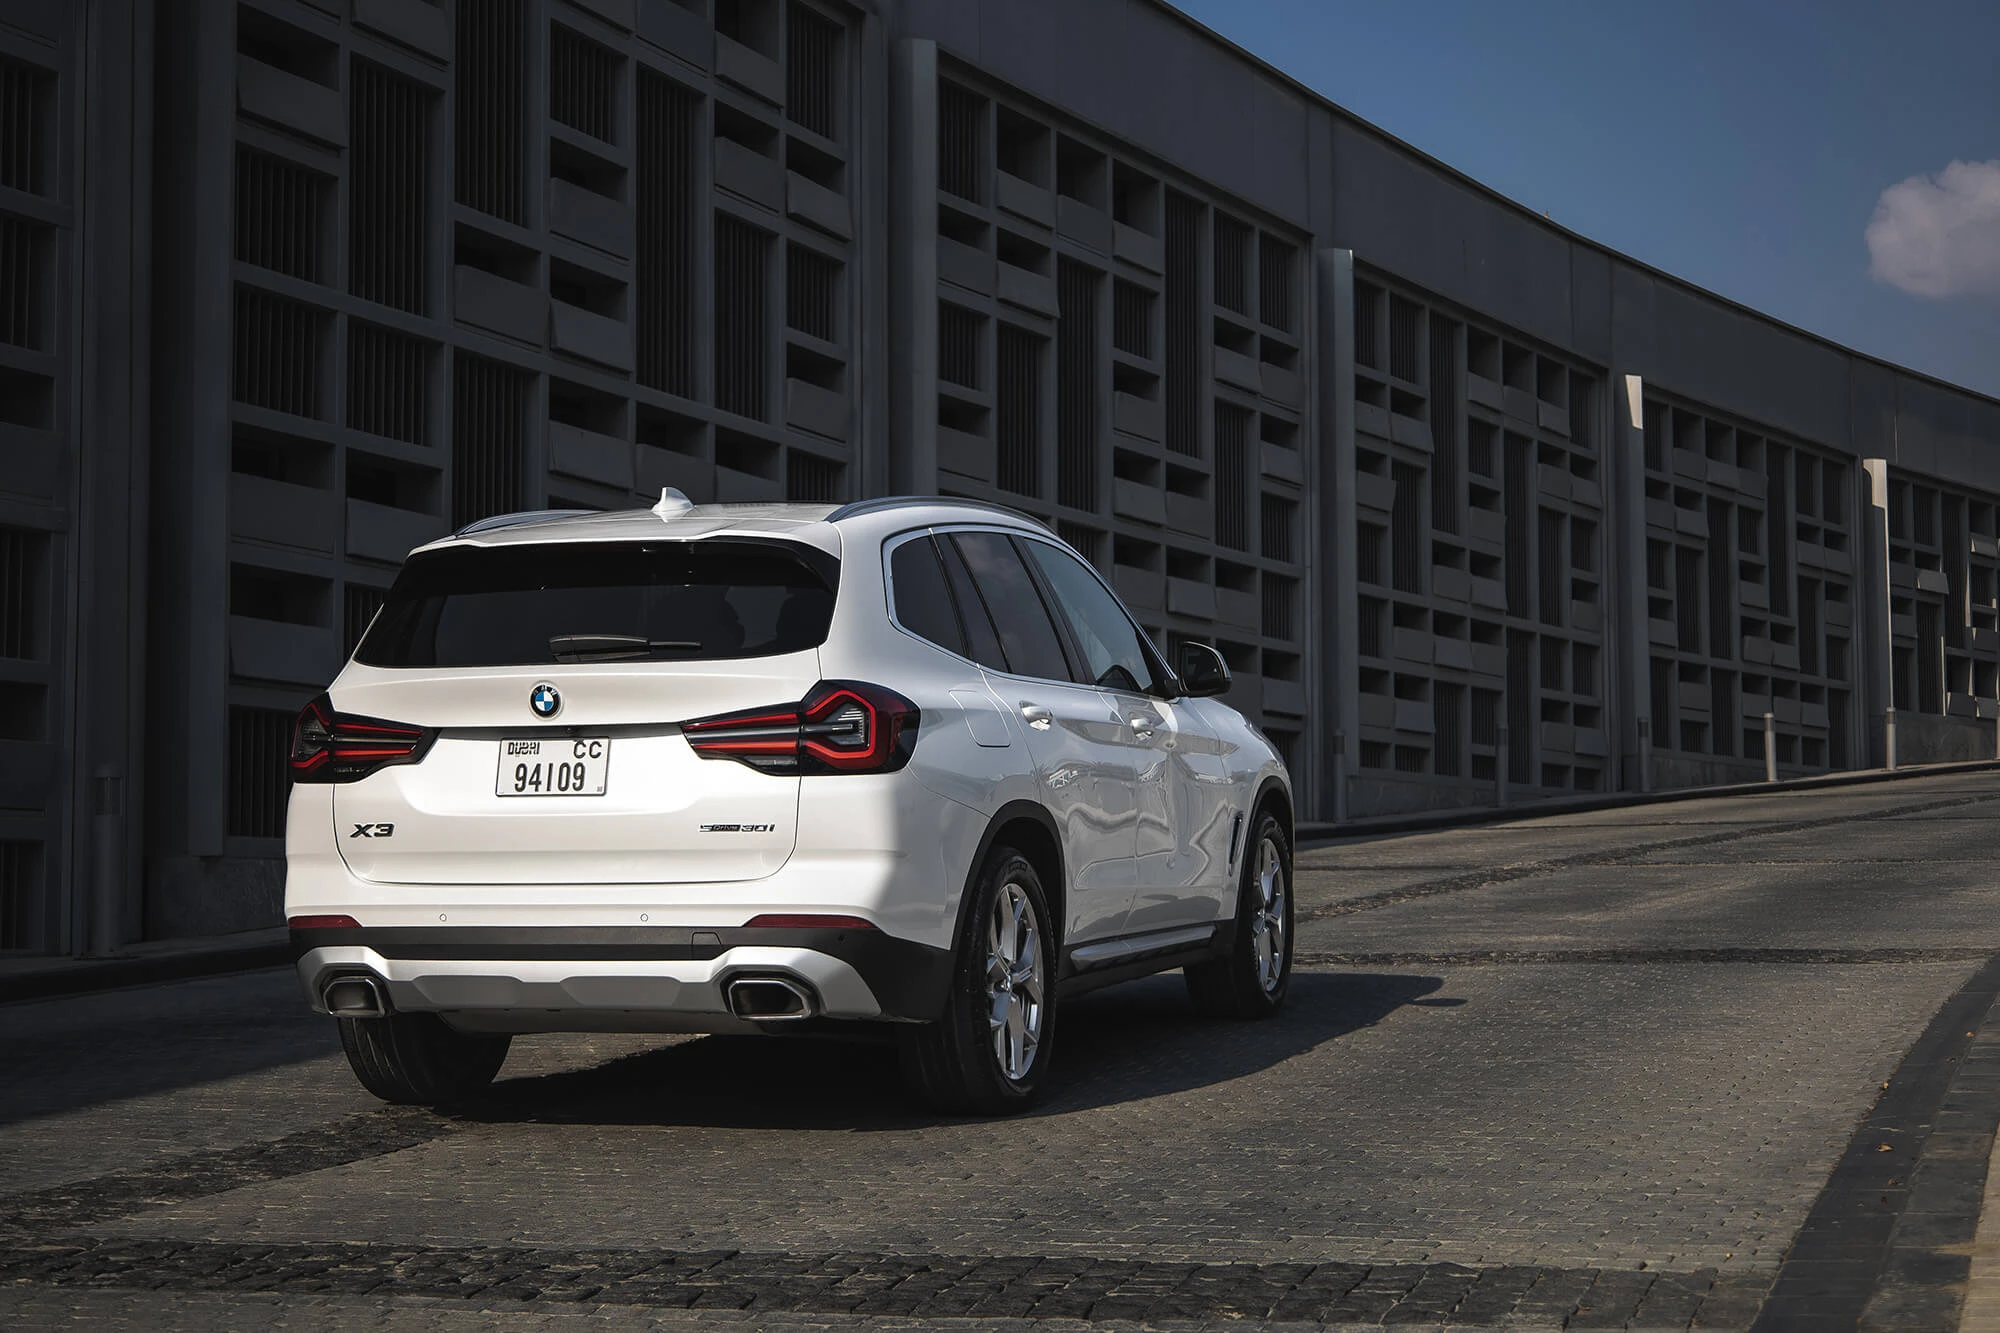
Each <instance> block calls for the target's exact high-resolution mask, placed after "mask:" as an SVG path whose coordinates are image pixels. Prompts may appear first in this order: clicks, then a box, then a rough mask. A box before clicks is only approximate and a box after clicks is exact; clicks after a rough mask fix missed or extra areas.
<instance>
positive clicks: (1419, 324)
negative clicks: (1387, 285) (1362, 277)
mask: <svg viewBox="0 0 2000 1333" xmlns="http://www.w3.org/2000/svg"><path fill="white" fill-rule="evenodd" d="M1423 331H1424V308H1423V307H1422V306H1420V305H1418V304H1417V303H1416V302H1415V301H1406V300H1404V299H1403V298H1402V297H1400V296H1395V295H1391V296H1390V297H1389V373H1390V374H1391V375H1394V376H1395V377H1396V378H1397V379H1399V380H1414V379H1416V377H1417V362H1418V357H1419V353H1418V346H1417V344H1418V340H1419V339H1421V338H1422V337H1423Z"/></svg>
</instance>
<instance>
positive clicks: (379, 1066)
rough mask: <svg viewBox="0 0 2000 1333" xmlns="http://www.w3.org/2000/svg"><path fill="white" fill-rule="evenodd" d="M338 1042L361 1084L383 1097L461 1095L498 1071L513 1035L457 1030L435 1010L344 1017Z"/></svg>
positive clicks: (409, 1100)
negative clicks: (382, 1015) (433, 1011)
mask: <svg viewBox="0 0 2000 1333" xmlns="http://www.w3.org/2000/svg"><path fill="white" fill-rule="evenodd" d="M339 1021H340V1044H341V1045H342V1046H343V1047H345V1048H346V1050H347V1063H348V1064H350V1065H352V1066H353V1067H354V1076H355V1077H356V1078H358V1079H360V1080H361V1086H362V1087H364V1088H366V1089H368V1091H370V1092H372V1093H374V1094H375V1095H376V1096H377V1097H380V1098H381V1099H382V1100H383V1101H385V1102H396V1103H399V1104H404V1105H418V1106H437V1105H442V1104H444V1103H448V1102H460V1101H464V1100H465V1099H466V1098H468V1097H472V1096H474V1095H476V1094H478V1093H479V1092H480V1091H482V1090H483V1089H484V1088H485V1087H486V1086H487V1085H488V1084H489V1083H491V1082H492V1081H493V1076H494V1075H495V1074H497V1073H499V1072H500V1065H501V1062H502V1061H504V1060H505V1059H506V1058H507V1047H508V1046H509V1045H510V1044H511V1043H512V1041H513V1038H512V1037H509V1036H506V1035H504V1034H502V1035H499V1036H494V1035H490V1034H487V1033H479V1032H460V1031H458V1030H457V1029H455V1028H453V1027H450V1026H449V1025H447V1024H446V1023H445V1021H444V1020H443V1019H441V1018H439V1017H438V1016H437V1015H436V1014H390V1015H389V1016H388V1017H386V1018H343V1019H341V1020H339Z"/></svg>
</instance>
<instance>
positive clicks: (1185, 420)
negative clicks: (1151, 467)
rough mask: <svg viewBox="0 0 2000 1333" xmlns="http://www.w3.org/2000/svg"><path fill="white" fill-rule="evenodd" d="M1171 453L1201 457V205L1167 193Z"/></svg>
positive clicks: (1168, 428)
mask: <svg viewBox="0 0 2000 1333" xmlns="http://www.w3.org/2000/svg"><path fill="white" fill-rule="evenodd" d="M1166 269H1167V272H1166V299H1167V312H1166V314H1167V448H1168V449H1169V450H1171V451H1172V452H1174V453H1177V454H1184V455H1186V456H1187V457H1189V458H1198V457H1200V456H1201V397H1202V391H1203V388H1204V383H1203V378H1202V366H1201V342H1202V311H1201V205H1200V204H1199V203H1197V202H1195V201H1194V200H1192V199H1190V198H1188V197H1187V196H1186V195H1179V194H1174V193H1173V192H1172V191H1169V192H1168V193H1167V238H1166Z"/></svg>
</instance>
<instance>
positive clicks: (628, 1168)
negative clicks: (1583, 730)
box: [0, 775, 2000, 1333]
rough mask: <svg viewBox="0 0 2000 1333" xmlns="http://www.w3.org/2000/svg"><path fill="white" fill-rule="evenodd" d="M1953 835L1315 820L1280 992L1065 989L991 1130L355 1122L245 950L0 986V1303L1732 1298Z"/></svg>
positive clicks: (1961, 866)
mask: <svg viewBox="0 0 2000 1333" xmlns="http://www.w3.org/2000/svg"><path fill="white" fill-rule="evenodd" d="M1996 861H2000V776H1985V775H1981V776H1964V775H1959V776H1953V777H1938V778H1925V779H1918V780H1912V781H1904V782H1897V783H1893V784H1881V785H1876V786H1868V787H1858V788H1840V789H1832V790H1826V791H1821V792H1817V793H1812V794H1774V795H1771V796H1764V797H1754V798H1735V799H1730V800H1706V801H1694V802H1683V803H1676V804H1671V805H1659V806H1651V807H1644V808H1640V809H1635V810H1626V811H1618V812H1602V813H1597V814H1591V815H1575V816H1565V817H1559V818H1548V819H1538V820H1531V821H1524V822H1519V823H1514V824H1508V825H1503V826H1497V827H1493V828H1486V829H1462V830H1452V831H1443V832H1436V833H1430V834H1423V835H1409V836H1400V837H1394V838H1382V839H1375V840H1367V841H1354V842H1348V843H1344V844H1340V845H1337V846H1333V847H1327V848H1322V849H1319V850H1315V851H1312V852H1310V853H1308V854H1306V855H1305V856H1304V857H1303V858H1302V864H1301V874H1300V883H1299V901H1300V905H1301V908H1302V916H1301V923H1300V931H1299V944H1300V948H1301V951H1302V958H1304V959H1306V960H1308V965H1307V966H1306V968H1305V969H1304V970H1303V971H1302V972H1301V974H1300V976H1299V978H1298V982H1297V986H1296V989H1295V991H1294V1001H1293V1004H1292V1005H1291V1007H1290V1009H1289V1010H1288V1012H1287V1014H1286V1015H1285V1016H1284V1017H1283V1018H1282V1019H1281V1020H1280V1021H1277V1022H1274V1023H1270V1024H1264V1025H1257V1026H1250V1027H1240V1026H1231V1025H1223V1024H1210V1023H1203V1022H1198V1021H1196V1020H1195V1019H1193V1018H1192V1017H1191V1016H1190V1014H1189V1011H1188V1009H1187V1005H1186V1002H1185V999H1184V998H1183V995H1182V992H1181V989H1180V987H1179V984H1178V980H1177V979H1168V978H1158V979H1154V980H1151V981H1147V982H1142V983H1138V984H1136V985H1133V986H1129V987H1125V988H1121V989H1119V990H1114V991H1110V992H1105V993H1103V994H1100V995H1097V996H1093V997H1089V998H1088V999H1086V1000H1084V1001H1081V1002H1079V1003H1077V1004H1075V1005H1073V1006H1071V1007H1070V1008H1069V1009H1068V1011H1067V1012H1066V1014H1065V1024H1066V1029H1065V1032H1064V1034H1063V1049H1062V1051H1061V1054H1060V1057H1059V1062H1060V1066H1061V1068H1060V1071H1059V1072H1060V1074H1061V1078H1060V1080H1059V1082H1058V1085H1057V1086H1056V1088H1055V1090H1054V1096H1053V1097H1052V1098H1051V1099H1050V1101H1049V1103H1048V1104H1047V1106H1046V1107H1045V1108H1044V1109H1043V1110H1042V1111H1041V1112H1040V1113H1038V1114H1036V1115H1034V1116H1031V1117H1027V1118H1023V1119H1019V1120H1012V1121H1006V1122H999V1123H991V1122H985V1123H961V1122H938V1121H935V1120H931V1119H928V1118H926V1117H923V1116H919V1115H915V1114H913V1113H912V1112H910V1111H909V1110H908V1109H906V1107H905V1106H904V1105H903V1104H902V1102H901V1100H900V1097H899V1095H898V1093H897V1092H896V1090H895V1084H894V1078H893V1073H894V1071H893V1065H892V1062H891V1061H890V1060H889V1059H888V1058H887V1056H886V1054H885V1053H884V1052H882V1051H880V1050H878V1049H875V1048H872V1047H869V1046H865V1045H858V1044H832V1043H811V1042H805V1041H783V1042H778V1041H768V1042H757V1041H745V1040H723V1039H713V1038H712V1039H699V1040H678V1041H676V1040H662V1039H653V1038H625V1037H618V1038H555V1037H551V1038H533V1039H526V1040H522V1041H519V1042H517V1043H516V1048H515V1054H514V1055H513V1056H511V1057H510V1059H509V1063H508V1067H507V1069H506V1071H505V1073H504V1074H503V1082H502V1083H501V1085H500V1086H499V1087H498V1089H497V1090H496V1092H495V1093H494V1094H493V1095H492V1096H491V1097H490V1098H488V1099H487V1100H486V1101H485V1102H483V1103H482V1104H480V1105H479V1106H477V1107H475V1108H473V1109H472V1110H471V1111H470V1112H469V1113H467V1114H465V1115H462V1116H458V1117H449V1118H447V1117H439V1116H435V1115H432V1114H430V1113H428V1112H417V1111H385V1110H382V1109H379V1108H378V1107H377V1105H376V1104H375V1103H374V1102H373V1101H372V1100H371V1099H369V1098H368V1097H366V1096H365V1095H364V1094H362V1093H361V1092H360V1091H359V1090H358V1088H356V1087H355V1086H354V1085H353V1083H352V1080H351V1078H350V1077H349V1076H348V1073H347V1070H346V1067H345V1062H344V1061H343V1060H341V1058H340V1057H339V1055H338V1051H337V1046H336V1043H335V1041H334V1038H333V1034H332V1032H331V1028H330V1025H329V1024H328V1023H327V1022H326V1020H323V1019H315V1018H313V1017H312V1016H311V1015H308V1014H305V1013H303V1012H302V1009H301V1006H300V1005H299V1003H298V1000H297V996H296V994H295V991H294V989H293V985H292V982H291V979H290V977H289V976H288V975H286V974H278V973H264V974H253V975H245V976H239V977H229V978H218V979H212V980H206V981H200V982H191V983H184V984H180V985H174V986H165V987H155V988H148V989H143V990H133V991H127V992H120V993H114V994H106V995H98V996H92V997H86V998H80V999H72V1000H64V1001H55V1002H49V1003H45V1004H31V1005H17V1006H12V1007H8V1008H4V1009H0V1059H4V1060H5V1061H6V1067H7V1069H8V1070H9V1077H8V1079H7V1080H6V1081H5V1083H4V1084H0V1324H4V1323H8V1322H15V1323H20V1324H23V1325H28V1326H41V1325H60V1324H63V1323H66V1322H67V1323H74V1324H75V1325H77V1326H88V1327H121V1326H129V1327H135V1328H141V1327H145V1328H150V1327H162V1326H167V1327H175V1326H178V1327H188V1328H195V1327H216V1326H226V1327H275V1326H281V1325H282V1326H288V1327H299V1326H349V1325H354V1326H367V1327H375V1326H379V1327H384V1328H417V1327H425V1328H428V1327H446V1328H460V1327H464V1328H470V1327H475V1326H489V1325H490V1326H494V1327H501V1328H514V1327H520V1328H536V1329H540V1328H548V1329H565V1330H566V1329H572V1328H575V1329H598V1328H623V1327H661V1328H676V1329H677V1328H682V1327H687V1326H691V1325H692V1324H694V1323H698V1322H699V1323H713V1324H723V1325H725V1326H730V1325H736V1326H742V1327H753V1326H754V1327H771V1328H780V1329H794V1328H797V1329H805V1328H842V1329H845V1328H855V1329H867V1330H871V1333H872V1331H873V1330H881V1329H892V1328H896V1329H899V1328H908V1327H918V1326H924V1327H929V1326H942V1327H982V1328H983V1327H1021V1328H1026V1327H1030V1326H1033V1327H1036V1328H1040V1329H1044V1330H1055V1329H1060V1328H1063V1327H1070V1326H1073V1327H1077V1328H1084V1327H1089V1328H1093V1329H1102V1328H1106V1327H1117V1326H1119V1325H1121V1324H1124V1323H1126V1322H1127V1321H1138V1322H1140V1323H1144V1324H1146V1325H1148V1326H1157V1327H1189V1328H1195V1327H1206V1326H1209V1325H1218V1326H1219V1325H1222V1324H1227V1326H1228V1327H1230V1328H1232V1329H1249V1328H1258V1327H1262V1326H1266V1325H1267V1324H1268V1325H1269V1326H1271V1327H1279V1326H1290V1325H1296V1324H1313V1323H1336V1324H1337V1323H1342V1322H1367V1323H1374V1322H1400V1323H1414V1324H1416V1325H1419V1326H1422V1325H1425V1324H1428V1325H1433V1326H1435V1325H1443V1324H1447V1323H1448V1324H1452V1325H1455V1326H1466V1327H1490V1326H1507V1327H1537V1326H1546V1327H1561V1326H1564V1325H1565V1324H1567V1325H1568V1326H1570V1327H1621V1326H1626V1325H1628V1324H1632V1325H1634V1326H1644V1327H1686V1326H1688V1325H1689V1323H1690V1321H1695V1322H1696V1324H1697V1326H1701V1327H1745V1326H1747V1325H1748V1324H1749V1322H1750V1321H1751V1319H1752V1317H1753V1316H1754V1315H1755V1313H1756V1311H1757V1309H1758V1306H1759V1302H1760V1301H1761V1300H1762V1298H1763V1296H1764V1293H1765V1292H1766V1290H1767V1289H1768V1288H1769V1287H1770V1285H1771V1282H1772V1279H1773V1276H1774V1274H1776V1273H1777V1272H1778V1268H1779V1263H1780V1260H1781V1259H1782V1258H1783V1257H1784V1255H1785V1253H1786V1251H1787V1247H1788V1246H1790V1245H1791V1244H1792V1242H1793V1238H1794V1236H1795V1235H1796V1234H1797V1233H1798V1231H1799V1228H1800V1226H1801V1223H1802V1222H1803V1221H1804V1220H1805V1219H1806V1217H1807V1215H1808V1213H1809V1212H1810V1211H1811V1210H1813V1208H1814V1206H1815V1200H1816V1199H1818V1198H1819V1197H1820V1194H1821V1191H1822V1187H1823V1186H1825V1185H1826V1183H1827V1180H1828V1175H1829V1172H1830V1171H1831V1170H1832V1169H1833V1167H1834V1164H1835V1162H1836V1160H1837V1159H1839V1158H1840V1157H1841V1154H1842V1153H1843V1151H1844V1150H1845V1149H1847V1147H1848V1146H1849V1140H1850V1139H1851V1138H1852V1137H1853V1136H1854V1134H1855V1131H1856V1127H1857V1125H1858V1124H1859V1122H1860V1118H1861V1117H1862V1116H1863V1115H1864V1114H1865V1113H1867V1112H1868V1111H1869V1108H1870V1107H1871V1105H1872V1104H1873V1103H1874V1101H1875V1099H1876V1097H1877V1095H1878V1093H1880V1091H1881V1088H1882V1085H1883V1083H1884V1081H1885V1080H1888V1079H1889V1078H1890V1077H1891V1075H1892V1074H1894V1073H1895V1072H1896V1070H1897V1068H1898V1065H1899V1062H1901V1061H1902V1059H1903V1057H1904V1054H1905V1052H1906V1051H1908V1050H1909V1049H1910V1047H1911V1045H1912V1043H1913V1042H1915V1041H1916V1040H1917V1038H1918V1035H1919V1034H1920V1033H1922V1032H1924V1031H1925V1029H1926V1026H1927V1025H1928V1024H1930V1023H1931V1020H1932V1017H1933V1015H1934V1014H1936V1013H1937V1012H1938V1011H1939V1009H1940V1006H1942V1005H1944V1004H1945V1002H1946V1000H1947V999H1948V998H1949V997H1950V996H1951V995H1952V993H1953V992H1954V991H1955V990H1956V989H1957V988H1958V987H1960V986H1961V985H1962V984H1963V983H1965V982H1966V980H1967V978H1968V977H1969V976H1971V975H1972V974H1973V973H1975V972H1976V971H1977V970H1978V969H1979V968H1980V966H1981V964H1982V963H1983V962H1984V961H1985V960H1986V959H1988V958H1989V957H1990V956H1992V955H1994V954H1995V953H2000V882H1996V881H2000V876H1996V875H1995V874H1994V873H1993V867H1994V865H1995V863H1996ZM1989 1133H1990V1131H1989ZM1981 1166H1982V1170H1981V1173H1980V1180H1981V1181H1983V1163H1982V1164H1981Z"/></svg>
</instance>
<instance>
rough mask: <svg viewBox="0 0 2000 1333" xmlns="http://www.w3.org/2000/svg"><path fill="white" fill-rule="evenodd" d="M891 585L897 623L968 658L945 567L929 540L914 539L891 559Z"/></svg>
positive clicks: (892, 554)
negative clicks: (947, 583) (946, 582)
mask: <svg viewBox="0 0 2000 1333" xmlns="http://www.w3.org/2000/svg"><path fill="white" fill-rule="evenodd" d="M889 585H890V589H891V591H892V592H893V594H894V596H895V599H896V621H897V623H898V624H900V625H901V626H902V627H903V628H904V629H906V630H908V631H909V632H910V633H912V634H914V635H916V636H917V637H918V638H920V639H928V640H930V641H931V642H932V643H934V644H936V645H937V646H938V647H940V648H945V649H949V650H950V651H952V652H954V653H957V654H958V655H959V656H960V657H964V656H965V655H966V652H965V635H964V633H963V632H962V631H961V630H960V629H959V626H958V612H957V611H955V610H953V609H952V605H951V590H950V589H949V588H947V587H945V584H944V566H943V565H941V564H939V563H938V553H937V548H936V547H935V546H933V545H932V544H931V539H930V538H929V537H913V538H911V539H910V540H909V541H906V542H904V543H903V544H902V545H901V546H898V547H897V548H896V549H895V551H894V552H892V553H891V554H890V556H889Z"/></svg>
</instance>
